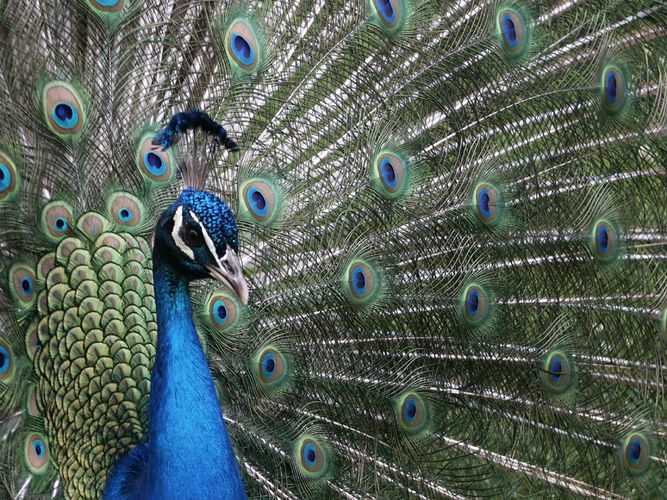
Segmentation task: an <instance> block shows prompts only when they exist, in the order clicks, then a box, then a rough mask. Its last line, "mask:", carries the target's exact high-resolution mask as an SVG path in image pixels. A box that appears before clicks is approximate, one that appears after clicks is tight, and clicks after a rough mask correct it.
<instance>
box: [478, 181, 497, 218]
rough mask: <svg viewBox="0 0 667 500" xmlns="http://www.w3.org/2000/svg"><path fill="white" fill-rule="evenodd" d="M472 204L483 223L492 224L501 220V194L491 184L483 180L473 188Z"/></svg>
mask: <svg viewBox="0 0 667 500" xmlns="http://www.w3.org/2000/svg"><path fill="white" fill-rule="evenodd" d="M473 205H474V207H475V212H476V213H477V217H479V219H480V220H481V221H482V222H483V223H485V224H487V225H489V226H494V225H497V224H498V223H500V222H501V220H502V216H503V206H502V196H501V195H500V192H499V191H498V189H496V187H495V186H493V185H492V184H489V183H488V182H483V183H480V184H479V185H478V186H477V187H476V188H475V199H474V200H473Z"/></svg>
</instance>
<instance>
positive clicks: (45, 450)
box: [24, 432, 49, 476]
mask: <svg viewBox="0 0 667 500" xmlns="http://www.w3.org/2000/svg"><path fill="white" fill-rule="evenodd" d="M24 452H25V453H24V456H25V461H26V466H27V467H28V469H30V472H32V473H33V474H35V475H38V476H39V475H42V474H44V472H46V469H47V467H48V465H49V445H48V442H47V440H46V437H45V436H43V435H42V433H40V432H32V433H30V434H28V436H27V437H26V440H25V450H24Z"/></svg>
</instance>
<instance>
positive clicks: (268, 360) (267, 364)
mask: <svg viewBox="0 0 667 500" xmlns="http://www.w3.org/2000/svg"><path fill="white" fill-rule="evenodd" d="M262 370H263V371H264V375H265V376H266V377H271V376H272V375H273V373H274V372H275V371H276V357H275V356H274V355H273V353H269V354H267V355H266V356H265V357H264V360H263V362H262Z"/></svg>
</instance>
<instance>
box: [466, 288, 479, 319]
mask: <svg viewBox="0 0 667 500" xmlns="http://www.w3.org/2000/svg"><path fill="white" fill-rule="evenodd" d="M478 310H479V292H478V291H477V290H473V291H471V292H470V293H469V294H468V312H469V313H470V315H471V316H475V315H476V314H477V311H478Z"/></svg>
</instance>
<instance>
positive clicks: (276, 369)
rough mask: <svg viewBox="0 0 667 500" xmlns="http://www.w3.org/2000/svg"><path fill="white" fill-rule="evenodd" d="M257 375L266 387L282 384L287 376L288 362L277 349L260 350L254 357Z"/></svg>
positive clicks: (266, 348) (269, 347)
mask: <svg viewBox="0 0 667 500" xmlns="http://www.w3.org/2000/svg"><path fill="white" fill-rule="evenodd" d="M253 365H254V368H255V373H256V374H257V377H258V379H259V381H260V382H261V384H262V385H263V386H265V387H275V386H277V385H279V384H281V383H282V382H283V381H284V380H285V377H286V375H287V361H286V360H285V357H284V356H283V355H282V354H281V352H280V351H279V350H278V349H276V348H275V347H272V346H268V347H265V348H264V349H262V350H260V351H259V352H258V353H257V354H256V355H255V357H254V360H253Z"/></svg>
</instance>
